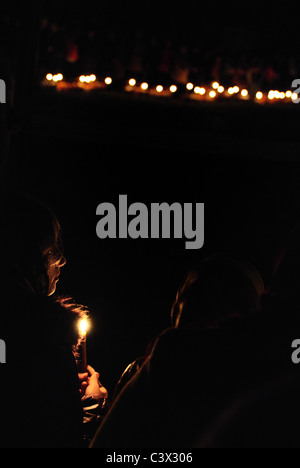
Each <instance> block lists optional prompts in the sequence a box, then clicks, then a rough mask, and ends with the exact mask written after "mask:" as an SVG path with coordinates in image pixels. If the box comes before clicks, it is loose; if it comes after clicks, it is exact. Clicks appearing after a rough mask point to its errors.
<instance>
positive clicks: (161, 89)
mask: <svg viewBox="0 0 300 468" xmlns="http://www.w3.org/2000/svg"><path fill="white" fill-rule="evenodd" d="M163 90H164V88H163V86H161V85H158V86H156V91H157V92H158V93H162V92H163Z"/></svg>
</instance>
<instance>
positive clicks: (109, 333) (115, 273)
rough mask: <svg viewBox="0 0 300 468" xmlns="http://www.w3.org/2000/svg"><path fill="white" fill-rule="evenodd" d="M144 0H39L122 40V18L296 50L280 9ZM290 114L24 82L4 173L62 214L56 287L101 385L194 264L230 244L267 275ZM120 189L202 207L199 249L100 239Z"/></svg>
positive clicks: (292, 131) (293, 148) (291, 219)
mask: <svg viewBox="0 0 300 468" xmlns="http://www.w3.org/2000/svg"><path fill="white" fill-rule="evenodd" d="M154 5H155V3H151V4H150V3H149V4H148V5H147V7H146V6H145V5H144V4H143V6H142V5H141V4H139V6H136V5H133V4H131V6H128V5H126V6H124V5H120V3H119V2H118V3H115V4H112V3H110V4H109V5H108V4H104V3H103V2H98V6H97V8H96V6H95V5H94V4H93V3H91V4H89V5H83V4H81V5H79V4H78V5H77V3H76V5H72V7H71V6H70V4H68V2H51V5H48V6H47V5H46V4H45V5H44V8H45V9H46V10H47V9H48V10H49V14H52V15H54V16H55V15H56V16H57V15H62V16H64V15H68V17H69V18H70V20H71V19H72V18H81V21H83V22H84V21H90V19H91V18H92V17H93V16H95V12H96V11H98V12H100V13H99V14H100V17H101V21H102V22H103V24H105V25H106V27H108V26H107V25H111V27H113V28H118V29H119V30H121V31H124V37H127V36H128V35H130V31H131V30H132V28H133V27H138V28H140V29H143V30H144V31H145V32H146V33H147V32H149V31H151V28H157V29H158V30H159V31H160V34H161V36H162V37H163V36H165V35H170V34H171V35H173V37H176V38H179V37H183V38H187V40H189V38H191V37H192V36H193V35H195V34H200V35H201V37H203V40H205V41H215V42H217V41H218V40H221V38H222V37H223V36H224V34H225V33H226V34H227V35H228V34H229V35H230V34H231V35H232V37H233V38H234V37H237V36H236V35H238V36H239V37H240V38H243V41H244V42H243V44H244V45H245V47H246V48H248V49H249V50H250V49H251V48H256V49H257V50H259V51H260V52H261V51H262V50H263V53H264V54H266V55H268V54H272V53H273V51H274V49H275V50H276V48H278V47H282V48H285V49H286V50H287V51H289V50H290V48H291V47H293V48H294V49H295V50H296V49H297V30H296V25H297V15H296V14H294V13H293V9H292V7H289V8H288V9H287V10H284V11H282V7H280V9H279V7H278V5H274V6H273V7H272V8H271V10H269V9H268V8H267V7H266V6H265V7H264V10H263V11H262V7H261V6H259V5H254V4H253V3H251V4H249V5H248V6H247V8H245V7H244V5H242V4H235V6H232V8H238V10H236V9H234V10H228V9H229V7H230V6H229V5H226V6H225V5H223V6H221V7H220V6H218V5H219V4H218V3H216V5H208V4H200V3H199V2H198V3H197V4H196V5H193V4H190V5H183V4H182V5H181V8H180V9H178V8H177V7H176V8H175V7H174V6H173V8H172V10H170V8H171V5H170V4H169V5H167V4H164V5H163V6H162V5H161V4H159V3H157V5H156V7H155V6H154ZM231 5H233V4H231ZM236 5H238V6H236ZM95 8H96V10H95ZM156 8H157V9H156ZM174 8H175V9H174ZM219 8H221V10H220V9H219ZM203 9H204V10H203ZM278 9H279V10H280V11H279V12H278V11H277V10H278ZM212 11H213V13H212V16H210V15H211V12H212ZM233 11H234V12H235V14H234V13H233ZM236 11H238V13H239V14H238V16H236ZM279 13H280V15H279V16H278V14H279ZM287 31H288V34H287ZM228 44H230V41H229V42H228ZM289 86H290V83H287V89H288V88H289ZM299 123H300V122H299V108H298V106H297V105H293V104H282V105H274V104H273V105H270V106H269V105H267V106H261V105H258V104H255V103H250V102H249V103H248V102H236V103H234V102H230V103H207V104H205V103H201V104H199V103H194V102H190V101H189V102H186V101H184V100H180V99H176V98H173V99H172V98H170V99H167V100H166V99H164V98H154V97H153V98H151V97H147V96H143V97H139V96H133V95H128V94H124V93H119V92H117V91H114V90H107V91H102V92H100V93H99V92H90V93H88V94H87V93H83V92H76V91H72V92H67V93H57V92H55V90H53V89H47V90H45V89H41V88H40V87H38V86H37V87H36V88H35V89H34V91H33V95H32V99H31V103H30V108H29V111H28V115H27V119H26V122H25V125H24V127H23V128H22V130H21V132H19V133H18V134H17V135H16V136H15V137H14V141H13V148H14V152H13V154H14V159H12V161H11V168H10V175H9V177H8V180H10V182H9V183H11V184H15V185H16V187H18V188H22V189H25V190H26V191H28V192H29V193H31V194H33V195H35V196H37V197H39V198H41V199H42V200H44V201H46V202H47V203H48V204H49V205H50V206H51V207H53V209H54V210H55V212H56V213H57V215H58V217H59V219H60V221H61V224H62V228H63V237H64V246H65V254H66V257H67V260H68V263H67V265H66V266H65V267H64V269H63V271H62V275H61V281H60V283H59V287H58V292H59V293H61V294H69V295H71V296H73V297H74V298H75V299H76V301H78V302H80V303H84V304H86V305H87V306H88V307H89V308H90V311H91V316H92V328H91V330H90V331H89V333H88V361H89V362H90V363H91V364H92V365H93V366H94V367H95V368H96V369H97V370H99V371H100V372H101V375H102V380H103V383H104V385H106V386H107V387H108V389H109V390H110V391H112V390H113V387H114V385H115V383H116V382H117V380H118V377H119V376H120V374H121V372H122V371H123V370H124V368H125V367H126V366H127V364H129V363H130V362H131V361H132V360H133V359H135V358H136V357H137V356H139V355H141V354H143V353H144V351H145V348H146V346H147V343H148V342H149V341H151V340H152V339H153V338H154V337H155V336H156V335H157V334H158V333H159V332H160V331H161V330H163V329H164V328H166V327H168V326H169V324H170V310H171V306H172V302H173V300H174V299H175V296H176V291H177V288H178V286H179V284H180V282H181V280H182V279H183V276H184V274H185V273H186V271H187V269H188V268H189V267H191V266H192V265H193V264H194V263H196V262H197V261H199V260H201V259H202V258H203V257H205V256H206V255H209V254H211V253H216V252H223V251H229V252H230V251H233V252H235V253H238V254H240V255H242V256H243V257H245V258H246V259H248V260H250V261H252V262H253V263H254V264H255V265H256V266H257V268H258V269H259V270H260V272H261V273H262V275H263V277H264V280H265V282H266V284H268V281H269V279H270V275H271V269H272V262H273V258H274V256H275V255H276V251H277V249H278V248H279V247H280V244H281V242H282V241H283V240H284V239H285V237H286V235H287V234H288V233H289V232H290V230H291V229H292V228H293V226H294V225H295V224H296V223H297V222H298V218H299V208H300V184H299V175H300V173H299V161H298V158H299V139H298V133H299V132H298V128H299ZM120 194H127V195H128V198H129V203H132V202H136V201H138V202H141V203H145V204H148V205H150V203H153V202H168V203H172V202H179V203H185V202H193V203H197V202H198V203H200V202H204V203H205V246H204V248H203V249H201V250H199V251H187V250H185V248H184V241H180V240H176V241H173V240H151V239H149V240H131V239H127V240H100V239H98V238H97V237H96V223H97V217H96V208H97V206H98V204H99V203H102V202H105V201H107V202H111V203H114V204H115V205H116V206H117V205H118V197H119V195H120Z"/></svg>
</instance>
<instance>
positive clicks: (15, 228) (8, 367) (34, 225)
mask: <svg viewBox="0 0 300 468" xmlns="http://www.w3.org/2000/svg"><path fill="white" fill-rule="evenodd" d="M0 222H1V225H0V226H1V228H0V255H1V264H0V270H1V271H0V273H1V282H0V294H1V310H0V330H1V335H2V336H1V339H3V340H4V341H5V344H6V349H7V360H6V363H5V365H2V366H1V367H0V371H1V377H2V382H5V384H4V385H2V386H1V392H0V396H1V398H0V408H1V421H2V422H1V428H2V433H1V438H0V446H1V447H5V448H6V447H17V448H31V447H37V448H40V447H43V448H44V447H45V448H46V447H50V448H56V447H58V448H60V447H62V448H65V447H85V446H86V445H87V443H88V438H89V437H90V436H91V435H90V433H89V430H91V429H88V427H90V428H91V427H93V428H94V427H95V420H96V419H99V412H98V413H97V412H95V414H94V417H91V415H90V414H89V415H88V417H87V413H89V409H90V408H91V406H93V407H94V408H96V407H97V409H99V408H101V406H102V404H103V402H104V400H105V399H106V398H107V391H106V389H105V388H104V387H103V386H102V385H101V383H100V381H99V374H98V372H96V371H95V370H94V369H93V368H92V367H91V366H88V369H87V372H86V373H78V367H77V364H76V357H78V356H77V352H78V347H79V345H80V339H81V337H80V333H79V330H78V320H79V319H80V318H82V317H85V316H86V315H87V313H88V310H87V308H86V307H84V306H81V305H77V304H75V302H74V301H73V300H72V299H71V298H68V297H57V296H56V295H55V292H56V286H57V282H58V281H59V277H60V272H61V269H62V268H63V267H64V266H65V264H66V259H65V257H64V254H63V246H62V236H61V227H60V224H59V222H58V220H57V218H56V216H55V215H54V213H53V212H52V211H51V210H50V209H49V208H48V207H46V206H45V205H44V204H42V203H41V202H39V201H37V200H35V199H33V198H32V197H30V196H27V195H23V194H12V193H7V192H6V193H3V194H2V197H1V201H0ZM85 409H86V410H87V411H85ZM83 421H89V424H84V423H83ZM93 430H94V429H93Z"/></svg>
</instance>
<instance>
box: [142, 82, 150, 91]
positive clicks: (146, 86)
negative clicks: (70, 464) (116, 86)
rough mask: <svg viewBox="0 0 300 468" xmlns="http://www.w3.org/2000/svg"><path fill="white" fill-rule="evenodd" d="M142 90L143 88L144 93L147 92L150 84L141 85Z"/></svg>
mask: <svg viewBox="0 0 300 468" xmlns="http://www.w3.org/2000/svg"><path fill="white" fill-rule="evenodd" d="M141 88H142V89H143V90H144V91H146V90H147V89H148V88H149V85H148V83H142V84H141Z"/></svg>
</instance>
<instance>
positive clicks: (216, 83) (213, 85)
mask: <svg viewBox="0 0 300 468" xmlns="http://www.w3.org/2000/svg"><path fill="white" fill-rule="evenodd" d="M219 86H220V83H218V82H217V81H214V82H213V84H212V87H213V89H218V87H219Z"/></svg>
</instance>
